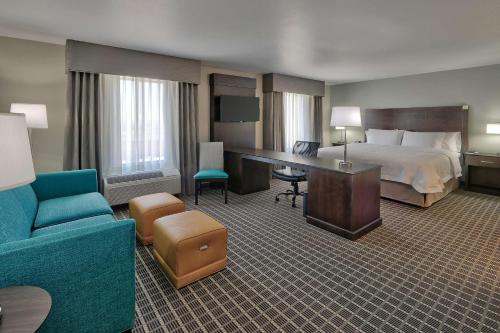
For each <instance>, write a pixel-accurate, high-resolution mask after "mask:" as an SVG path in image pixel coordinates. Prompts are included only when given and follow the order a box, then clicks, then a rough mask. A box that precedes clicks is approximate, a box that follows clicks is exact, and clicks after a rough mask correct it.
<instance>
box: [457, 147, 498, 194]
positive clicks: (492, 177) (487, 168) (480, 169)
mask: <svg viewBox="0 0 500 333" xmlns="http://www.w3.org/2000/svg"><path fill="white" fill-rule="evenodd" d="M465 186H466V189H467V190H469V191H475V192H481V193H487V194H495V195H500V156H499V155H495V154H485V153H465Z"/></svg>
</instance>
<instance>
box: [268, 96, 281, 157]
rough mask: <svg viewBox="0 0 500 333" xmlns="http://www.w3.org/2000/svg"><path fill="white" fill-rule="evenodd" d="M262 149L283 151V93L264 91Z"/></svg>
mask: <svg viewBox="0 0 500 333" xmlns="http://www.w3.org/2000/svg"><path fill="white" fill-rule="evenodd" d="M263 130H264V142H263V145H264V149H270V150H275V151H284V142H285V125H284V123H283V93H282V92H267V93H264V123H263Z"/></svg>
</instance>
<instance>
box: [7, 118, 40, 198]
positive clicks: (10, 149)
mask: <svg viewBox="0 0 500 333" xmlns="http://www.w3.org/2000/svg"><path fill="white" fill-rule="evenodd" d="M0 156H1V158H0V191H4V190H8V189H11V188H15V187H18V186H22V185H26V184H29V183H31V182H33V181H34V180H35V170H34V168H33V159H32V157H31V147H30V142H29V138H28V128H27V126H26V119H25V117H24V116H23V115H13V114H8V113H0Z"/></svg>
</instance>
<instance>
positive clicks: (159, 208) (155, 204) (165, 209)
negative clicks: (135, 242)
mask: <svg viewBox="0 0 500 333" xmlns="http://www.w3.org/2000/svg"><path fill="white" fill-rule="evenodd" d="M128 206H129V210H130V217H131V218H133V219H135V231H136V234H137V238H139V240H140V241H141V242H142V243H143V244H144V245H149V244H152V243H153V222H154V221H155V220H156V219H157V218H160V217H163V216H167V215H171V214H177V213H181V212H183V211H185V210H186V206H185V205H184V202H182V200H180V199H178V198H176V197H175V196H173V195H171V194H168V193H155V194H149V195H143V196H141V197H137V198H134V199H132V200H130V201H129V203H128Z"/></svg>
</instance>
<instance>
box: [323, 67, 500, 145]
mask: <svg viewBox="0 0 500 333" xmlns="http://www.w3.org/2000/svg"><path fill="white" fill-rule="evenodd" d="M330 89H331V105H332V106H333V105H337V106H342V105H353V106H360V107H361V109H362V110H363V109H366V108H386V107H417V106H446V105H461V104H469V105H470V110H469V138H470V140H469V148H470V149H471V150H477V151H482V152H500V135H487V134H486V124H487V123H493V122H498V123H500V65H494V66H485V67H476V68H468V69H460V70H453V71H444V72H436V73H429V74H420V75H411V76H405V77H399V78H391V79H383V80H373V81H364V82H358V83H349V84H341V85H333V86H330ZM327 112H329V113H331V108H330V109H329V110H327ZM331 134H332V139H333V140H336V139H338V138H339V131H332V132H331ZM348 135H350V136H351V139H350V140H361V139H363V135H362V132H361V131H359V130H358V131H348ZM350 140H349V141H350Z"/></svg>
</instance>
